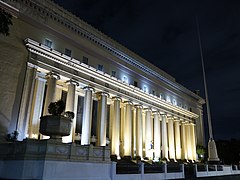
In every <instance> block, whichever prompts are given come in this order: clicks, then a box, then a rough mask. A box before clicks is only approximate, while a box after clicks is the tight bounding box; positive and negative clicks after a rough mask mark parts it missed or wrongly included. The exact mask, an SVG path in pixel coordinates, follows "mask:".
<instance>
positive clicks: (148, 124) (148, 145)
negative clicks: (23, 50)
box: [145, 109, 153, 159]
mask: <svg viewBox="0 0 240 180" xmlns="http://www.w3.org/2000/svg"><path fill="white" fill-rule="evenodd" d="M152 124H153V123H152V118H151V110H150V109H148V110H146V111H145V128H146V130H145V138H146V139H145V152H146V157H148V158H150V159H152V157H153V152H152V148H153V147H152V145H153V144H152V143H153V128H152Z"/></svg>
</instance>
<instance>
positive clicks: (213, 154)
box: [208, 139, 220, 164]
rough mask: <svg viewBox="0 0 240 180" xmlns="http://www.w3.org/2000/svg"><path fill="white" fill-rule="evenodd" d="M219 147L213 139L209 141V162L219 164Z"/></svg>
mask: <svg viewBox="0 0 240 180" xmlns="http://www.w3.org/2000/svg"><path fill="white" fill-rule="evenodd" d="M219 161H220V160H219V158H218V153H217V147H216V144H215V141H214V140H213V139H209V141H208V163H209V164H218V163H219Z"/></svg>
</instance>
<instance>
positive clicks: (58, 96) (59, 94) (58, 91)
mask: <svg viewBox="0 0 240 180" xmlns="http://www.w3.org/2000/svg"><path fill="white" fill-rule="evenodd" d="M62 89H63V87H62V86H59V85H56V90H55V100H56V101H58V100H61V97H62Z"/></svg>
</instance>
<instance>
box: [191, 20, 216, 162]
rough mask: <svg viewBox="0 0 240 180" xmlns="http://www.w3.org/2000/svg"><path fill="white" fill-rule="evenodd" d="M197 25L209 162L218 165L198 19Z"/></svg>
mask: <svg viewBox="0 0 240 180" xmlns="http://www.w3.org/2000/svg"><path fill="white" fill-rule="evenodd" d="M196 23H197V34H198V43H199V49H200V56H201V63H202V73H203V83H204V91H205V98H206V105H207V119H208V131H209V141H208V162H209V163H213V164H216V163H218V162H219V158H218V153H217V147H216V144H215V141H214V139H213V131H212V120H211V112H210V106H209V99H208V91H207V81H206V72H205V66H204V58H203V51H202V42H201V35H200V28H199V23H198V18H197V17H196Z"/></svg>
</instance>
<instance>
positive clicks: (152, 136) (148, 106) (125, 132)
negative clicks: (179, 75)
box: [24, 39, 198, 160]
mask: <svg viewBox="0 0 240 180" xmlns="http://www.w3.org/2000/svg"><path fill="white" fill-rule="evenodd" d="M26 47H27V48H28V50H29V51H30V52H34V53H38V52H37V51H39V50H41V47H39V45H37V43H36V42H34V41H32V40H30V39H27V40H26ZM48 51H50V50H44V52H42V53H47V52H48ZM42 53H41V54H42ZM56 53H57V52H56ZM50 56H54V53H52V52H51V53H50ZM52 60H54V59H52ZM30 61H31V62H29V63H28V68H32V71H34V72H37V73H36V75H35V78H33V80H32V82H31V83H32V86H31V87H32V89H31V90H29V92H33V93H32V95H31V94H30V99H31V100H30V102H31V110H30V111H29V112H28V113H29V116H28V117H29V119H28V127H26V128H27V129H28V134H25V135H24V136H26V137H29V138H35V139H36V138H40V139H41V138H42V137H40V135H39V133H38V131H37V128H36V127H39V117H40V116H41V114H42V115H45V114H47V113H48V112H47V107H48V104H49V103H50V102H52V101H56V100H59V99H63V100H64V97H63V95H64V93H65V96H66V97H65V102H66V111H71V112H74V113H75V115H76V116H75V118H74V120H73V126H72V131H71V132H72V135H70V136H67V137H64V138H63V142H65V143H69V142H74V141H75V139H79V140H80V144H81V145H89V144H91V143H92V142H91V139H92V136H94V137H96V146H107V145H108V144H109V143H110V144H109V145H110V146H111V154H112V155H116V156H117V157H118V158H120V157H121V156H122V157H123V156H131V157H135V156H140V157H141V158H148V159H152V160H159V158H166V159H172V160H177V159H188V160H196V144H195V124H194V122H195V120H196V118H198V115H197V114H194V113H192V112H190V111H187V110H185V109H182V108H179V107H176V106H174V105H172V104H170V103H168V102H166V101H165V100H162V99H160V98H159V97H157V96H153V95H152V94H149V93H146V92H143V91H142V90H141V89H139V88H136V87H133V86H131V85H129V84H127V83H125V82H121V81H120V80H118V79H116V78H113V77H111V76H109V75H107V74H106V73H102V72H99V71H97V70H94V69H93V68H92V67H86V66H85V65H84V64H83V63H80V64H77V63H75V62H74V61H72V60H68V59H65V58H64V57H59V59H58V63H61V62H64V63H65V64H66V66H67V67H68V68H69V69H75V70H76V69H77V70H81V71H82V72H85V73H86V74H87V75H89V76H90V77H91V73H93V74H94V75H95V76H94V77H95V79H96V80H98V81H99V83H98V82H97V81H96V80H94V81H88V80H87V79H83V78H81V77H79V76H75V75H74V74H71V73H66V72H64V71H66V70H62V69H58V68H55V67H51V68H46V66H45V63H44V62H43V61H40V60H38V59H37V60H34V61H33V60H30ZM37 62H38V63H37ZM35 64H38V66H37V65H35ZM32 71H29V70H28V71H26V75H27V76H29V74H30V73H31V72H32ZM98 78H99V79H98ZM106 82H108V84H106ZM109 82H111V85H110V84H109ZM45 84H46V90H45V93H43V92H44V89H45ZM102 84H105V86H102ZM115 85H116V86H117V87H118V88H117V91H116V88H114V86H115ZM28 86H29V85H28ZM59 87H61V88H59ZM63 91H64V93H63ZM56 92H58V93H56ZM78 96H81V97H83V99H84V101H83V112H82V118H81V119H82V120H81V124H82V126H81V132H76V126H77V124H76V122H77V121H79V118H80V117H79V116H78V115H77V114H78V112H77V109H78V106H79V103H80V102H78ZM28 98H29V97H28ZM93 101H96V102H97V118H95V119H94V120H95V121H96V122H93V111H94V109H93ZM43 102H44V106H43ZM42 106H43V113H41V109H42V108H41V107H42ZM108 106H109V108H108ZM95 108H96V107H95ZM134 122H135V123H136V124H135V125H134ZM93 124H96V132H93ZM107 127H108V128H107ZM78 129H79V128H78ZM107 130H108V131H109V132H107ZM95 133H96V134H95ZM78 136H79V137H78ZM134 142H135V143H136V145H135V146H134ZM121 148H122V150H121ZM121 152H122V153H121Z"/></svg>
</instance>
